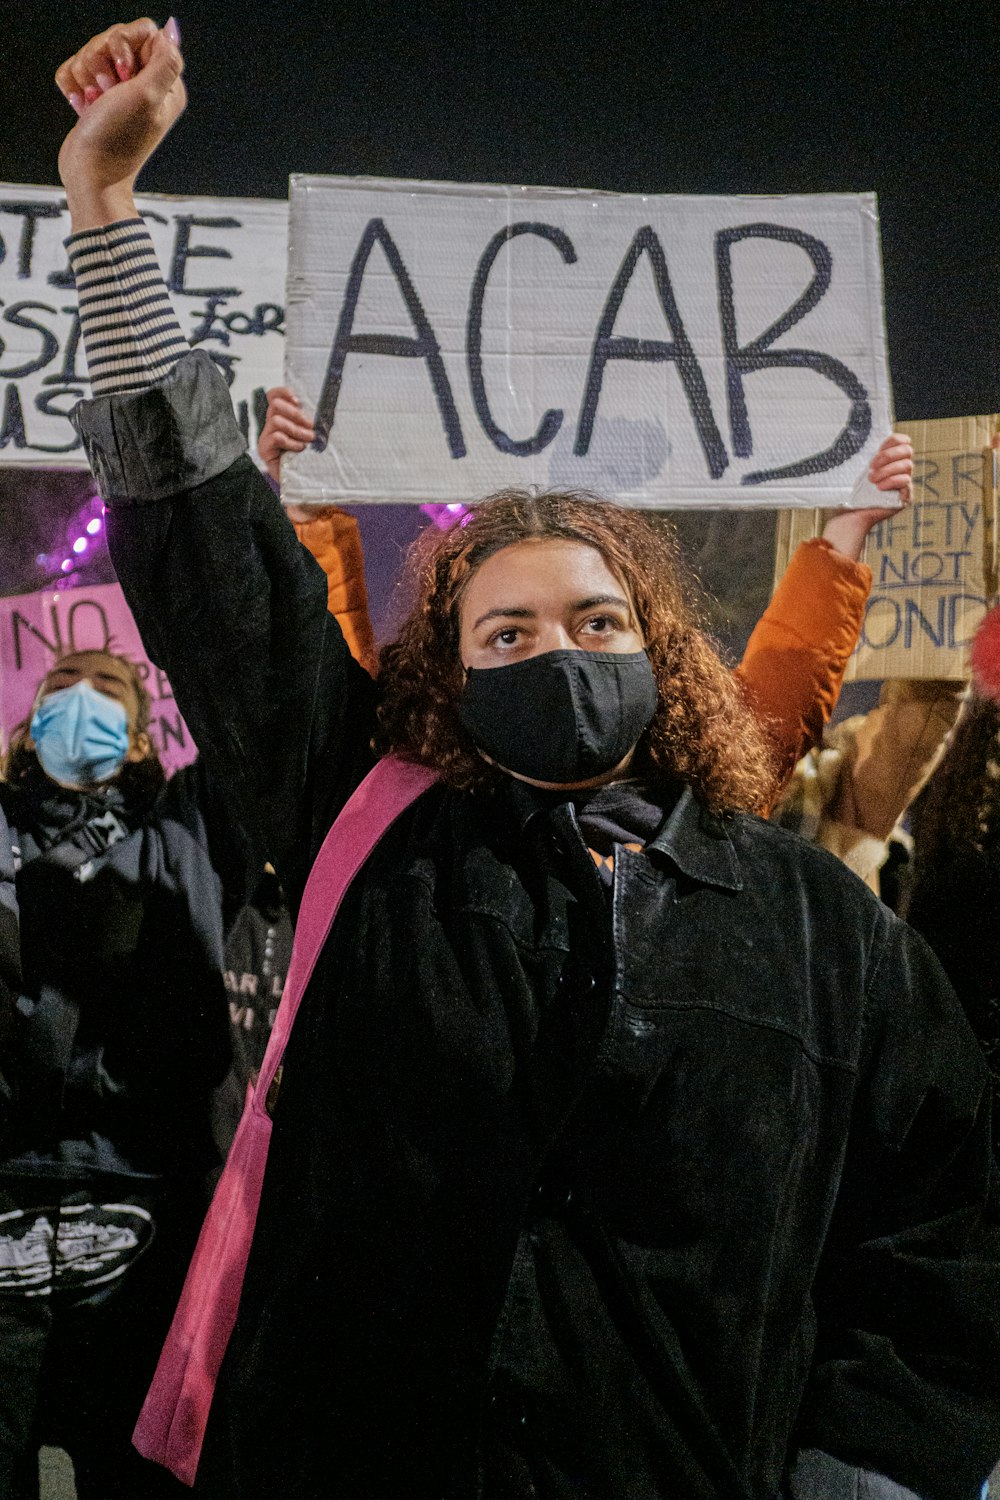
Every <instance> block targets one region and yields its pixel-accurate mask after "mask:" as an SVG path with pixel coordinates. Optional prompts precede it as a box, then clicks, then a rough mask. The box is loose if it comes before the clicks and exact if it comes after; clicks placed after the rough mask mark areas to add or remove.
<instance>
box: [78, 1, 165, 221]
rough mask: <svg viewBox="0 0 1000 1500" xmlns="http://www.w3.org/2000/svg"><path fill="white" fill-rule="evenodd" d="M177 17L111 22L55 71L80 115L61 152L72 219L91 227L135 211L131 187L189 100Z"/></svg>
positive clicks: (129, 214) (129, 216)
mask: <svg viewBox="0 0 1000 1500" xmlns="http://www.w3.org/2000/svg"><path fill="white" fill-rule="evenodd" d="M177 41H178V34H177V28H176V25H173V26H171V23H169V22H168V24H167V27H165V28H164V30H163V31H159V30H158V29H157V27H156V26H155V24H154V23H153V22H152V21H149V20H139V21H132V22H130V23H129V24H128V25H124V26H112V27H110V28H109V29H108V30H107V31H102V32H101V33H100V34H99V35H98V36H95V37H93V38H91V40H90V41H89V42H88V43H87V44H86V46H85V47H81V49H80V51H79V52H77V53H75V54H74V55H73V56H72V57H70V58H68V59H67V61H66V62H64V63H63V64H62V66H61V67H60V68H59V69H58V70H57V71H56V86H57V87H58V88H59V89H60V91H61V92H62V93H63V94H64V95H65V96H66V99H67V100H68V101H69V103H70V104H71V105H72V106H73V108H74V109H75V110H76V111H77V113H78V114H79V116H80V118H79V120H78V122H77V123H76V125H74V127H73V129H72V130H71V131H70V133H69V135H68V136H67V137H66V139H65V141H64V142H63V145H62V150H61V151H60V153H59V175H60V177H61V179H62V181H63V184H64V186H65V188H66V197H67V200H68V202H69V207H70V212H71V214H72V216H73V227H74V229H75V230H77V231H79V230H81V229H91V228H95V227H98V226H100V225H103V224H107V223H111V222H113V221H114V220H115V219H122V218H131V217H133V216H134V214H135V205H134V203H133V201H132V189H133V186H134V184H135V179H136V177H137V176H138V174H139V171H140V169H141V168H142V167H143V166H144V165H145V163H146V162H147V161H148V159H149V158H150V156H152V154H153V152H154V151H155V150H156V148H157V146H158V145H159V144H160V142H161V141H162V140H163V138H164V136H165V135H166V134H167V132H168V131H169V130H170V128H171V126H172V125H173V124H174V123H175V121H176V120H177V119H178V117H179V116H180V114H181V113H182V111H183V109H184V106H185V104H186V103H187V93H186V90H185V88H184V84H183V82H182V80H181V73H182V72H183V69H184V62H183V59H182V58H181V54H180V50H179V48H178V45H177Z"/></svg>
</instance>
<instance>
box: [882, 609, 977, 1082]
mask: <svg viewBox="0 0 1000 1500" xmlns="http://www.w3.org/2000/svg"><path fill="white" fill-rule="evenodd" d="M971 665H972V695H971V697H970V699H969V702H968V703H967V704H966V706H965V712H964V713H963V715H962V718H961V720H960V722H959V725H958V728H957V729H956V730H955V733H954V735H953V736H952V740H951V743H950V745H949V746H948V751H947V754H946V755H945V757H944V759H943V760H942V762H941V764H940V766H939V767H938V769H937V771H936V772H935V774H934V776H933V777H932V778H931V780H930V781H929V782H928V784H927V786H926V788H925V790H924V792H923V794H922V796H921V797H920V799H919V800H918V802H917V803H916V805H915V806H914V809H913V816H912V824H913V838H914V870H913V881H912V887H911V891H910V896H909V901H908V904H907V906H906V910H905V913H904V914H905V916H906V919H907V921H908V922H910V924H911V925H912V926H913V927H915V928H916V929H917V931H918V932H921V933H922V934H923V936H924V937H925V938H926V939H927V941H928V942H929V943H930V945H931V947H932V948H933V949H934V952H935V953H936V954H937V956H938V958H939V959H940V960H941V963H942V965H943V967H944V969H945V972H946V973H947V975H948V977H949V979H950V980H951V982H952V984H953V985H954V986H955V990H956V993H957V995H958V998H959V1000H960V1001H961V1003H962V1007H963V1009H964V1011H965V1013H966V1015H967V1016H968V1018H969V1022H970V1024H971V1026H972V1029H973V1031H974V1032H975V1034H976V1036H977V1038H978V1040H979V1044H980V1046H981V1047H982V1049H983V1052H984V1054H985V1056H986V1059H987V1061H988V1063H989V1065H990V1068H991V1069H992V1071H993V1074H994V1076H995V1077H996V1078H1000V915H998V914H1000V609H993V610H991V611H990V613H989V614H988V615H987V616H986V618H985V619H984V621H983V623H982V624H981V625H980V627H979V629H978V630H977V632H976V635H975V638H974V640H973V643H972V650H971Z"/></svg>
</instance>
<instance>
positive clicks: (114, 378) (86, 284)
mask: <svg viewBox="0 0 1000 1500" xmlns="http://www.w3.org/2000/svg"><path fill="white" fill-rule="evenodd" d="M66 249H67V251H68V252H69V262H70V266H71V268H72V271H73V275H74V277H75V279H76V289H77V295H78V299H79V307H80V330H81V333H82V335H83V346H84V349H85V351H86V355H87V368H88V370H89V372H90V380H91V389H92V394H93V395H95V396H114V395H120V394H122V393H123V392H125V391H139V390H144V389H146V387H148V386H151V385H153V384H155V382H156V381H158V380H162V379H163V377H164V376H165V375H167V374H168V373H169V372H170V370H171V369H172V368H173V366H174V365H175V364H176V363H177V361H178V360H179V359H180V357H181V355H182V354H186V353H187V351H188V348H189V345H188V342H187V340H186V339H185V337H184V335H183V333H182V332H181V328H180V324H179V323H178V321H177V317H176V315H175V313H174V309H173V307H172V305H171V302H170V298H169V296H168V295H167V289H166V286H165V285H164V283H163V277H162V275H161V274H160V268H159V265H158V264H157V260H156V252H155V251H154V249H153V242H152V240H151V239H150V237H149V233H148V231H147V230H146V226H145V225H144V224H143V222H142V220H141V219H123V220H121V221H120V222H119V223H117V224H105V225H104V226H103V228H101V229H88V230H84V231H83V232H82V233H80V234H73V235H70V237H69V239H68V240H67V241H66Z"/></svg>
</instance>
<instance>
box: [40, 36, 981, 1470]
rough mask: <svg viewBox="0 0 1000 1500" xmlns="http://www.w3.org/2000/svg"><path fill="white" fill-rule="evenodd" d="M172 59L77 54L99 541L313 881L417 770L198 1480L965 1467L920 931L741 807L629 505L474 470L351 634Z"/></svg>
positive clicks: (666, 556) (216, 742)
mask: <svg viewBox="0 0 1000 1500" xmlns="http://www.w3.org/2000/svg"><path fill="white" fill-rule="evenodd" d="M181 66H182V64H181V58H180V54H179V52H178V50H177V47H176V38H173V39H172V38H171V36H170V34H169V33H168V32H163V33H160V32H157V31H156V29H155V27H153V25H152V23H150V22H145V21H140V22H135V23H132V24H131V25H130V26H125V27H116V28H112V29H111V30H110V31H109V32H106V33H102V35H101V36H100V37H97V38H95V39H94V40H93V41H92V42H91V43H89V44H88V45H87V46H86V47H85V48H83V49H82V51H81V52H80V53H78V54H76V55H75V56H74V57H73V58H71V59H70V60H69V62H68V63H66V64H64V66H63V67H62V68H61V69H60V70H59V74H58V75H57V76H58V82H59V84H60V87H62V89H63V91H64V92H65V93H66V94H67V96H68V97H70V99H71V102H74V104H75V106H76V107H77V109H78V111H79V112H80V113H81V119H80V123H79V125H78V126H77V127H76V128H75V129H74V130H73V131H72V132H71V133H70V135H69V137H68V138H67V141H66V144H65V146H64V148H63V152H62V157H61V170H62V173H63V180H64V182H65V184H66V188H67V196H68V200H69V204H70V208H71V211H72V215H73V220H74V227H75V230H76V233H75V234H74V236H73V237H72V239H71V241H70V252H71V257H72V260H73V265H74V270H75V273H76V276H77V282H78V287H79V289H80V293H81V314H82V323H83V330H84V338H85V339H86V340H87V341H88V343H87V347H88V360H89V362H90V366H91V372H92V376H93V377H94V399H93V400H91V401H89V402H86V403H83V405H82V407H81V409H80V410H79V413H78V416H77V422H78V428H79V431H80V432H81V434H82V436H83V439H84V441H85V443H86V446H87V450H88V454H89V457H90V460H91V463H92V465H93V467H94V469H95V472H96V473H97V474H98V475H99V477H100V482H101V486H102V489H103V491H104V494H105V498H106V499H107V500H108V503H109V510H110V514H111V524H110V526H109V539H110V545H111V547H112V552H113V557H114V560H115V565H116V567H117V569H118V571H119V576H120V578H121V581H122V584H123V587H124V588H125V591H126V594H127V596H128V598H129V602H130V604H131V607H132V609H133V612H134V613H135V615H136V618H137V620H138V622H139V625H140V629H141V630H142V632H143V637H144V640H145V643H146V646H147V649H148V650H149V652H150V654H151V655H152V657H153V659H154V660H156V661H157V663H158V664H159V665H161V666H163V667H165V668H166V669H167V670H168V671H169V675H170V678H171V684H172V686H173V689H174V691H175V693H176V696H177V700H178V703H179V705H180V707H181V709H182V711H183V713H184V715H185V718H186V719H187V722H188V723H189V725H190V726H191V728H192V731H193V733H194V736H195V739H196V741H197V743H198V745H199V747H200V749H201V752H202V755H203V756H204V757H205V758H206V759H207V760H209V761H210V763H211V765H212V768H213V771H214V773H215V774H216V775H217V776H218V777H219V780H220V784H223V785H224V786H225V787H226V790H227V794H228V795H229V796H230V798H231V799H232V804H233V807H234V810H236V811H237V815H238V816H239V818H240V819H241V820H242V819H246V820H249V822H250V824H251V826H253V827H254V828H255V829H256V831H257V833H258V834H259V835H260V839H261V842H262V843H263V845H264V847H266V848H268V849H269V850H270V851H273V858H274V863H275V865H276V867H277V869H278V873H279V875H280V876H281V879H282V882H283V885H284V886H285V889H286V890H287V892H288V894H289V898H290V901H291V903H292V905H293V906H294V905H295V904H296V903H297V902H298V900H299V898H300V895H301V891H302V887H303V884H304V880H305V876H306V874H307V872H308V869H309V867H310V864H311V862H312V859H313V858H314V856H315V854H316V851H317V849H318V847H319V844H320V842H321V841H322V839H323V837H324V835H325V833H326V831H327V829H328V828H329V826H330V824H331V822H332V820H333V818H334V817H335V815H336V813H337V812H338V810H339V808H340V807H341V806H342V805H343V804H344V802H345V801H346V799H347V798H348V796H349V795H350V794H351V792H352V791H353V790H354V789H355V788H356V787H357V785H358V783H359V782H360V780H361V779H362V778H363V777H364V775H365V774H366V772H367V771H368V769H369V768H370V767H371V765H372V764H373V757H374V755H375V754H377V753H379V752H381V751H385V750H391V751H393V752H395V753H397V754H402V755H406V756H409V757H410V758H412V759H416V760H418V761H422V762H423V763H424V764H428V765H431V766H433V767H434V769H436V770H437V771H438V772H439V776H440V779H439V782H438V784H437V785H436V786H434V787H433V788H432V789H431V790H429V791H428V792H426V793H425V795H424V796H423V797H422V798H421V799H420V800H419V801H417V802H416V803H415V804H414V805H413V806H411V807H410V808H409V809H408V810H407V811H406V812H405V813H404V814H403V815H402V816H401V817H400V819H399V820H398V822H397V823H396V824H395V825H394V826H393V827H392V829H391V830H390V831H389V832H388V833H387V834H386V836H385V837H384V838H383V839H382V841H381V843H380V844H379V846H378V847H377V849H376V850H375V852H374V854H373V856H372V857H371V859H370V860H369V861H368V863H367V865H366V866H365V868H364V870H363V871H362V873H361V875H360V876H359V878H358V879H357V881H356V882H355V884H354V886H353V888H352V890H351V891H350V893H349V895H348V897H347V899H346V901H345V904H344V906H343V907H342V909H341V913H340V916H339V917H338V920H337V922H336V923H335V925H334V928H333V930H332V932H331V935H330V937H329V939H328V941H327V943H326V946H325V948H324V951H323V952H322V954H321V955H320V958H319V961H318V963H317V966H316V969H315V971H314V974H313V978H312V981H311V983H310V986H309V989H308V991H307V993H306V996H305V998H304V1001H303V1005H302V1009H301V1011H300V1014H299V1019H298V1022H297V1024H296V1030H295V1033H294V1035H293V1037H292V1041H291V1044H290V1046H289V1048H288V1051H287V1054H286V1057H285V1062H284V1071H283V1077H282V1083H281V1091H280V1094H279V1097H278V1099H277V1103H276V1106H275V1115H274V1134H273V1138H272V1144H271V1154H270V1157H269V1161H268V1169H267V1175H266V1178H265V1181H264V1187H263V1196H262V1200H261V1205H260V1212H259V1217H258V1221H257V1236H256V1239H255V1243H254V1247H253V1251H252V1254H251V1258H250V1263H249V1266H248V1269H247V1278H246V1283H245V1286H244V1289H243V1295H242V1299H241V1302H240V1308H239V1315H238V1319H237V1324H236V1328H235V1331H234V1334H233V1337H232V1340H231V1342H230V1345H229V1349H228V1352H227V1355H226V1359H225V1362H224V1364H223V1368H222V1372H221V1377H220V1384H219V1388H218V1391H217V1395H216V1405H215V1408H214V1410H213V1414H212V1419H211V1423H210V1427H209V1432H208V1437H207V1441H206V1449H205V1452H204V1455H203V1459H202V1466H201V1469H200V1471H199V1475H198V1480H197V1486H198V1487H199V1488H200V1489H201V1490H202V1491H203V1492H204V1493H206V1494H213V1495H218V1496H226V1497H227V1500H228V1497H230V1496H239V1497H260V1500H263V1497H265V1496H271V1495H273V1494H275V1493H279V1492H284V1493H289V1494H292V1495H295V1496H296V1497H297V1500H306V1497H314V1496H317V1497H318V1496H321V1495H326V1494H331V1493H332V1494H337V1495H339V1496H342V1497H345V1500H347V1497H350V1500H361V1497H362V1496H363V1497H366V1500H368V1497H372V1496H379V1497H390V1496H391V1497H395V1496H400V1497H401V1496H406V1497H408V1500H432V1497H435V1500H440V1497H447V1500H471V1497H473V1496H488V1497H490V1500H528V1497H542V1500H584V1497H585V1500H610V1497H617V1500H633V1497H642V1500H666V1497H668V1496H670V1497H673V1496H684V1497H685V1500H719V1497H723V1500H746V1497H751V1496H752V1497H754V1500H772V1497H773V1496H775V1494H776V1493H777V1492H778V1490H779V1488H781V1487H782V1486H783V1485H790V1486H791V1490H792V1493H793V1494H795V1495H796V1496H804V1495H808V1496H810V1497H823V1500H828V1497H830V1496H832V1495H835V1494H837V1493H838V1492H843V1493H853V1491H854V1488H856V1486H857V1485H858V1483H859V1482H864V1483H866V1484H868V1485H869V1486H870V1492H871V1493H873V1494H876V1495H882V1496H890V1495H899V1494H900V1493H901V1491H900V1488H899V1487H900V1486H901V1485H902V1486H906V1487H908V1489H909V1490H910V1491H913V1492H917V1493H919V1494H920V1495H922V1496H925V1497H928V1500H973V1497H974V1496H975V1495H976V1493H977V1492H978V1490H979V1487H980V1485H981V1483H982V1480H983V1478H984V1477H985V1475H986V1473H987V1472H988V1471H989V1469H990V1467H991V1466H992V1463H993V1461H994V1460H995V1457H996V1454H997V1452H998V1451H1000V1417H998V1411H1000V1402H998V1399H997V1398H998V1394H1000V1392H998V1376H997V1369H998V1364H1000V1361H998V1360H997V1353H998V1351H1000V1330H998V1309H997V1303H996V1298H995V1295H994V1286H995V1277H996V1272H997V1268H998V1265H1000V1238H998V1226H997V1218H996V1201H997V1200H996V1194H995V1183H994V1179H993V1176H992V1173H993V1166H992V1158H991V1154H990V1150H989V1131H990V1126H989V1092H988V1080H987V1076H986V1071H985V1068H984V1066H983V1064H982V1060H981V1058H980V1057H979V1054H978V1051H977V1049H976V1047H975V1043H974V1040H973V1039H972V1037H971V1036H970V1035H969V1033H968V1030H967V1028H966V1027H965V1025H964V1022H963V1021H962V1018H961V1015H960V1013H959V1012H958V1010H957V1008H956V1006H955V1003H954V999H953V997H952V996H951V994H950V992H949V990H948V987H947V985H946V983H945V981H944V979H943V976H942V975H941V972H940V969H939V967H938V966H937V964H936V963H935V961H934V959H933V957H932V955H930V954H929V952H928V951H927V950H926V948H925V947H924V945H923V944H922V943H921V942H920V941H919V939H917V938H916V937H915V935H914V934H912V933H911V932H910V931H909V930H908V929H907V928H906V927H904V926H903V924H901V923H899V922H898V921H897V920H896V919H895V918H894V917H893V916H892V915H891V913H889V912H887V911H886V910H885V909H884V908H883V907H881V906H880V904H879V903H878V902H876V901H875V900H874V898H872V897H871V896H870V893H868V892H866V891H865V890H864V888H863V887H862V886H861V885H860V884H859V883H858V882H857V881H856V880H854V878H853V877H852V876H850V874H849V873H848V872H846V871H845V870H844V869H843V868H842V867H841V866H839V865H838V864H837V862H836V861H833V860H831V859H830V858H829V857H828V856H826V855H824V854H823V853H822V851H818V850H815V849H813V848H811V847H809V846H807V845H805V844H803V843H801V842H800V841H798V840H796V839H794V838H791V837H789V836H788V835H785V834H783V833H781V831H780V830H777V829H775V828H773V827H771V826H770V825H769V824H767V823H765V822H763V821H761V820H760V819H758V818H756V817H755V816H753V814H752V812H751V811H749V809H752V808H753V807H756V806H759V805H762V804H763V802H764V801H765V800H766V797H767V794H768V791H769V774H768V761H767V752H766V747H765V742H764V740H763V738H762V734H761V731H760V729H759V727H758V726H757V725H756V724H755V723H754V721H753V720H752V718H751V717H750V716H749V715H748V713H747V712H746V710H745V708H744V707H743V705H742V703H741V702H740V699H739V696H738V690H737V689H736V688H735V687H734V685H733V684H732V682H731V679H730V678H729V676H728V674H727V673H726V672H725V671H724V670H723V668H722V666H721V664H720V663H719V662H718V660H717V659H716V658H715V656H714V654H713V652H712V651H711V649H710V648H709V647H708V645H707V643H706V642H705V640H704V638H703V637H702V635H701V634H700V632H699V631H698V629H697V627H696V624H695V622H694V619H693V617H692V615H691V612H690V610H689V608H688V606H687V605H686V603H685V601H684V598H683V594H682V591H681V590H680V588H679V587H678V585H677V581H676V575H675V570H674V568H673V565H672V560H671V555H670V549H669V547H667V546H666V545H665V544H664V543H663V541H662V539H661V537H660V536H659V534H658V532H657V531H656V530H655V529H654V528H652V527H650V526H649V525H648V524H647V523H646V522H644V520H643V519H642V518H641V517H640V516H639V515H637V514H635V513H632V512H623V511H619V510H618V509H617V508H616V507H614V506H611V505H609V504H604V503H595V502H592V501H588V500H587V499H586V498H585V497H579V496H573V495H548V496H538V497H535V498H531V497H528V496H525V495H521V494H517V493H509V494H506V495H503V496H500V497H497V498H496V499H494V500H493V501H492V502H487V503H485V504H483V505H482V506H479V507H476V508H475V511H474V515H473V517H472V519H471V520H470V521H469V522H468V524H467V525H465V526H463V527H461V528H456V529H453V530H452V531H451V532H450V533H444V534H442V535H441V537H440V539H439V540H438V542H437V544H436V545H433V546H431V548H430V550H429V551H428V552H427V554H426V555H425V557H424V566H423V568H422V569H420V571H419V576H418V592H417V604H416V608H415V610H414V613H413V615H412V616H411V619H410V620H409V622H408V623H407V625H406V626H405V627H404V630H403V633H402V635H401V637H400V640H399V642H398V643H397V645H396V646H395V647H394V648H392V649H390V651H389V652H388V653H386V654H384V656H383V664H382V670H381V673H380V678H379V683H378V684H377V685H376V684H375V683H373V682H372V681H371V679H369V678H368V677H367V675H366V674H365V673H364V672H363V671H362V670H361V669H360V668H359V667H357V666H356V664H355V663H353V662H352V660H351V658H350V655H349V653H348V651H347V649H346V647H345V645H344V642H343V639H342V637H341V636H340V633H339V631H338V629H337V627H336V624H335V622H334V621H332V620H331V619H330V618H329V617H328V615H327V612H326V608H325V590H324V586H323V581H322V579H321V578H320V577H319V576H317V574H316V572H315V570H314V569H313V568H312V566H311V564H310V562H309V561H308V559H306V558H305V557H304V556H303V555H302V554H301V551H300V549H299V548H298V547H297V545H296V543H295V538H294V535H293V533H292V531H291V528H290V527H289V525H288V523H287V521H286V520H285V519H284V518H283V517H282V516H281V514H280V510H279V508H278V506H277V504H276V502H275V500H274V497H273V495H272V494H271V493H270V491H269V489H268V488H267V486H266V484H265V483H264V482H263V481H262V480H261V479H260V477H259V475H258V474H257V472H256V471H255V469H254V468H253V466H252V464H251V463H250V461H249V460H248V459H247V458H246V456H245V455H244V454H243V451H242V443H241V440H240V437H239V433H238V430H237V428H236V427H235V424H234V422H233V418H232V414H231V410H230V408H229V402H228V396H227V393H226V390H225V386H224V384H223V383H222V382H221V380H219V379H218V377H217V376H216V374H215V372H214V371H213V369H212V366H211V362H210V361H209V360H208V359H207V358H206V356H205V355H204V354H203V353H198V352H195V353H193V354H192V353H190V352H188V351H187V350H186V346H185V344H184V340H183V337H182V335H181V334H180V330H179V328H178V327H177V325H176V322H175V320H174V319H173V317H172V314H171V311H170V307H169V302H168V299H167V298H166V294H165V291H164V290H163V288H162V283H161V282H160V281H159V279H158V276H157V272H156V266H155V259H154V257H153V255H152V251H151V247H150V245H149V241H148V238H147V237H146V236H145V232H144V230H143V228H142V225H141V223H140V222H139V221H138V219H137V217H136V215H135V209H134V203H133V200H132V185H133V181H134V177H135V174H136V172H137V170H138V168H139V166H141V164H142V162H143V161H144V160H145V158H146V157H147V156H148V154H149V153H150V152H151V151H152V150H153V149H154V148H155V146H156V144H157V142H158V141H159V140H160V139H161V138H162V135H163V134H164V133H165V131H166V130H167V129H168V128H169V127H170V125H171V124H172V123H173V121H174V120H175V119H176V117H177V115H178V114H179V113H180V110H181V109H182V108H183V104H184V91H183V85H182V84H181V82H180V72H181ZM114 77H117V78H119V79H121V80H123V81H122V82H120V83H114V82H112V80H113V78H114ZM136 288H139V289H140V291H139V292H137V291H136ZM95 305H99V306H100V310H101V316H100V319H99V320H95V319H94V318H92V317H91V315H90V313H89V311H88V308H91V307H93V306H95ZM373 739H374V745H373ZM262 1414H265V1419H264V1420H262ZM862 1471H868V1472H867V1475H866V1476H864V1477H863V1480H862V1478H861V1477H859V1475H861V1474H862ZM904 1493H905V1491H904Z"/></svg>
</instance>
